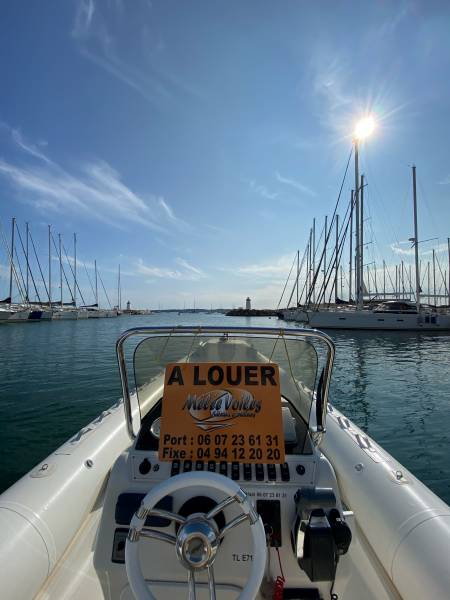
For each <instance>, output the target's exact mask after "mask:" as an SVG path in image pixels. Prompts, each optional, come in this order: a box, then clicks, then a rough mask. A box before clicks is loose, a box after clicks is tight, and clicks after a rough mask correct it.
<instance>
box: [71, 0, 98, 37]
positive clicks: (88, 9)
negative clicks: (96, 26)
mask: <svg viewBox="0 0 450 600" xmlns="http://www.w3.org/2000/svg"><path fill="white" fill-rule="evenodd" d="M94 11H95V4H94V0H78V3H77V7H76V11H75V20H74V23H73V27H72V35H73V37H76V38H80V37H84V36H86V35H88V33H89V30H90V27H91V23H92V17H93V16H94Z"/></svg>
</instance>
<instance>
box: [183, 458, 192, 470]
mask: <svg viewBox="0 0 450 600" xmlns="http://www.w3.org/2000/svg"><path fill="white" fill-rule="evenodd" d="M183 471H184V472H185V473H187V472H189V471H192V460H185V461H184V463H183Z"/></svg>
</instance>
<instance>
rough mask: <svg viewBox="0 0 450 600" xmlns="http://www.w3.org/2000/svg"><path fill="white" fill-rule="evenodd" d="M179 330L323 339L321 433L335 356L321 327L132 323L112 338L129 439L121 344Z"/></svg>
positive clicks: (129, 415)
mask: <svg viewBox="0 0 450 600" xmlns="http://www.w3.org/2000/svg"><path fill="white" fill-rule="evenodd" d="M180 333H185V334H186V333H187V334H193V335H200V334H203V335H205V334H254V335H256V336H257V335H266V336H267V334H270V335H271V336H273V337H284V338H291V339H295V338H314V339H316V340H318V341H319V342H323V343H324V344H325V345H326V346H327V348H328V353H327V359H326V363H325V367H324V377H323V381H324V384H323V398H322V411H321V415H320V416H321V419H320V420H321V422H320V423H317V430H316V432H317V433H318V434H319V435H322V434H323V433H325V431H326V429H325V421H326V415H327V405H328V394H329V390H330V381H331V372H332V370H333V363H334V356H335V345H334V342H333V340H332V339H331V338H330V337H329V336H328V335H326V334H325V333H323V332H321V331H317V330H316V329H283V328H281V327H202V326H183V325H179V326H175V327H173V326H171V327H170V326H169V327H134V328H132V329H127V331H124V332H123V333H122V335H121V336H120V337H119V339H118V340H117V342H116V354H117V361H118V363H119V372H120V379H121V382H122V392H123V405H124V409H125V418H126V422H127V430H128V434H129V436H130V438H131V439H132V440H133V439H134V438H135V437H136V435H135V433H134V431H133V415H132V409H131V398H130V388H129V383H128V374H127V369H126V364H125V356H124V351H123V345H124V343H125V341H126V340H127V339H128V338H130V337H132V336H137V335H140V336H142V335H149V336H157V335H163V334H166V335H167V334H171V335H177V334H180Z"/></svg>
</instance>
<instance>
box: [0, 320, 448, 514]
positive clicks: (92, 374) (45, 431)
mask: <svg viewBox="0 0 450 600" xmlns="http://www.w3.org/2000/svg"><path fill="white" fill-rule="evenodd" d="M160 325H223V326H226V325H237V326H264V327H280V326H285V327H292V323H289V324H288V323H284V322H283V321H280V320H278V319H276V318H275V317H273V318H262V317H261V318H259V317H258V318H256V317H254V318H239V317H226V316H224V315H222V314H220V313H211V314H205V313H196V314H180V315H179V314H178V313H154V314H151V315H142V316H125V315H122V316H121V317H118V318H117V319H86V320H80V321H53V322H51V321H49V322H42V323H40V322H36V323H16V324H8V325H4V324H2V325H0V356H1V358H0V455H1V457H2V460H1V461H0V492H1V491H3V490H4V489H6V488H7V487H8V486H10V485H11V484H12V483H14V481H16V480H17V479H18V478H19V477H21V476H22V475H23V474H24V473H26V472H27V471H28V470H29V469H31V468H32V467H33V466H34V465H35V464H36V463H38V462H39V461H41V460H42V459H43V458H45V457H46V456H47V455H48V454H49V453H50V452H52V451H53V450H55V449H56V448H57V447H58V446H59V445H60V444H61V443H63V442H64V441H65V440H67V439H68V438H69V437H70V436H71V435H73V434H74V433H75V432H76V431H78V430H79V429H80V428H81V427H83V426H84V425H86V424H87V423H88V422H89V421H91V420H92V419H93V418H95V417H96V416H97V415H98V414H99V413H100V412H101V411H102V410H104V409H106V408H108V407H109V406H110V405H111V404H113V403H114V402H116V401H117V399H118V398H119V397H120V396H121V395H122V394H121V386H120V378H119V373H118V368H117V362H116V355H115V341H116V339H117V338H118V336H119V335H120V333H122V332H123V331H125V330H126V329H128V328H130V327H139V326H160ZM329 333H330V335H331V337H332V338H333V339H334V341H335V343H336V348H337V352H336V363H335V368H334V372H333V377H332V386H331V392H330V401H331V403H332V404H334V405H335V406H336V407H337V408H339V409H340V410H341V411H342V412H344V413H345V414H346V415H347V416H348V417H349V418H350V419H351V420H352V421H354V422H355V423H356V424H357V425H358V426H359V427H361V428H362V429H363V430H364V431H366V432H367V433H368V434H369V435H370V436H372V437H373V438H374V439H375V440H376V441H377V442H378V443H379V444H380V445H381V446H383V447H384V448H385V449H386V450H387V451H388V452H389V453H391V454H392V455H393V456H395V458H397V460H399V461H400V462H401V463H402V464H403V465H405V466H406V467H407V468H408V469H409V470H410V471H412V472H413V473H414V475H416V476H417V477H418V478H419V479H420V480H421V481H423V482H424V483H425V484H426V485H427V486H429V487H430V488H431V489H432V490H433V491H434V492H435V493H436V494H437V495H438V496H440V497H441V498H442V499H443V500H445V501H446V502H447V503H449V504H450V460H449V457H450V353H449V348H450V336H446V335H442V334H441V335H425V334H419V333H407V332H403V333H394V332H378V333H377V332H353V331H340V332H329Z"/></svg>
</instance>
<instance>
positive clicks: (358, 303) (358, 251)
mask: <svg viewBox="0 0 450 600" xmlns="http://www.w3.org/2000/svg"><path fill="white" fill-rule="evenodd" d="M359 208H360V207H359V144H358V139H355V216H356V239H355V245H356V248H355V250H356V273H355V275H356V308H357V309H361V308H362V307H363V304H362V294H361V291H362V290H361V239H360V235H361V217H360V214H359Z"/></svg>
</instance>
